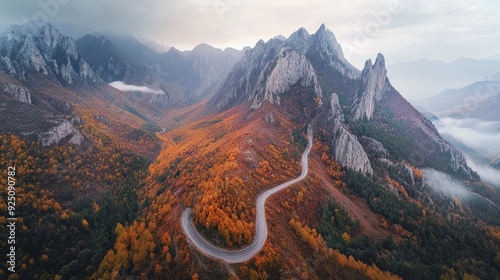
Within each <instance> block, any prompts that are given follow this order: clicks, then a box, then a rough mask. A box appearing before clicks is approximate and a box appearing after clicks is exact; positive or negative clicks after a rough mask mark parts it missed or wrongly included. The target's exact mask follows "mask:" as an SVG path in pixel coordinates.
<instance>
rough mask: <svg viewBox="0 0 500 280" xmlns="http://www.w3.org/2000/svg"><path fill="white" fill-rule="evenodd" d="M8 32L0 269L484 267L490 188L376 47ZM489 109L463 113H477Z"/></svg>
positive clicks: (94, 274) (489, 269) (415, 271)
mask: <svg viewBox="0 0 500 280" xmlns="http://www.w3.org/2000/svg"><path fill="white" fill-rule="evenodd" d="M19 30H22V29H20V28H14V27H12V28H10V29H7V30H6V32H4V33H3V34H2V35H0V152H1V155H2V156H1V158H0V173H1V174H2V175H4V173H5V172H4V171H3V170H7V168H8V166H12V165H14V166H16V168H17V170H18V173H17V178H18V183H17V188H18V190H19V192H18V197H17V203H18V204H17V207H16V211H17V215H18V216H19V217H21V219H20V220H19V222H18V223H19V232H18V233H17V235H16V236H17V237H18V240H19V245H18V248H19V249H18V251H17V252H16V253H17V267H18V268H19V269H18V270H17V272H16V273H10V272H8V271H7V270H5V269H3V268H0V275H1V277H6V279H496V278H498V277H499V275H500V254H499V253H498V252H499V251H500V219H499V217H500V207H499V205H500V193H499V191H498V188H496V187H495V185H494V182H493V183H491V181H492V180H491V179H490V177H484V176H483V174H482V173H480V172H476V171H477V168H476V167H475V166H471V165H470V163H469V161H468V158H466V156H464V153H463V152H462V151H463V150H462V147H461V146H458V145H457V142H454V141H452V140H450V138H449V137H448V135H447V134H446V133H445V130H444V129H443V127H441V126H440V125H439V123H438V122H436V120H435V119H433V116H432V114H428V113H426V112H423V113H420V112H419V111H417V109H415V108H414V107H413V106H412V104H410V103H409V102H408V101H407V100H406V99H405V98H403V96H402V95H401V94H400V92H399V91H398V90H397V89H396V88H395V87H394V86H393V84H392V83H391V81H390V79H389V78H390V75H391V72H390V71H388V70H387V69H386V58H385V57H384V55H382V54H380V53H379V54H377V55H376V57H375V60H374V61H372V60H371V59H368V60H367V61H366V63H365V64H364V67H363V68H362V69H357V68H356V67H354V66H353V65H352V64H351V63H350V62H349V61H348V60H347V59H346V58H345V56H344V52H343V49H342V46H341V44H340V43H339V42H338V41H337V38H336V36H335V35H334V33H333V32H332V31H330V30H329V29H328V28H327V27H326V26H325V25H324V24H322V25H320V26H319V28H318V29H317V30H316V31H315V32H314V33H311V34H310V33H309V32H308V31H307V30H306V29H305V28H299V29H298V30H296V31H295V32H293V33H292V34H291V35H290V36H288V37H284V36H275V37H273V38H272V39H269V40H267V41H264V40H260V41H258V42H257V43H256V44H255V45H254V46H253V47H251V48H250V47H247V48H245V49H243V50H241V51H240V50H235V49H231V48H228V49H225V50H221V49H216V48H214V47H211V46H210V45H207V44H200V45H197V46H196V47H195V48H193V49H192V50H190V51H179V50H177V49H175V48H171V49H170V50H168V51H166V52H163V53H157V52H155V51H153V50H151V49H149V48H148V47H147V46H145V45H143V44H142V43H140V42H139V41H138V40H137V39H135V37H133V36H117V35H116V34H110V33H106V32H103V33H93V34H87V35H84V36H83V37H81V38H72V37H70V36H67V35H65V34H62V33H61V32H60V31H59V30H57V29H56V28H55V27H54V26H52V25H51V24H47V25H44V26H43V27H41V28H40V29H39V30H38V33H29V34H25V33H23V32H21V31H19ZM468 93H470V89H467V88H465V89H462V90H461V91H460V92H459V93H456V92H454V93H450V92H445V93H443V96H444V95H447V96H454V97H457V96H461V97H460V98H462V97H464V98H465V96H467V94H468ZM460 98H458V97H457V101H456V102H454V103H453V104H454V105H457V104H461V103H460V102H461V101H460V100H459V99H460ZM435 100H436V99H435ZM435 100H434V101H429V103H430V104H432V105H433V106H434V107H436V108H437V107H439V110H440V111H446V112H447V113H449V116H453V115H456V114H464V112H463V111H461V110H460V108H459V107H456V106H453V108H444V107H443V106H445V105H449V104H451V103H449V102H448V101H449V98H448V97H442V98H441V99H440V100H441V101H442V102H436V101H435ZM443 100H444V101H443ZM483 101H484V100H483ZM492 104H496V103H494V102H493V101H491V100H489V101H484V102H481V103H480V104H479V107H478V110H475V111H474V112H468V113H469V114H467V115H464V116H467V117H468V118H471V119H472V118H479V117H478V114H480V113H481V111H484V112H490V113H488V115H487V116H485V117H484V118H483V120H485V121H486V120H488V121H490V122H492V119H490V117H491V118H492V116H493V113H494V112H496V111H495V110H494V109H491V106H492ZM449 109H453V110H449ZM491 112H493V113H491ZM432 113H435V112H432ZM429 118H431V120H432V121H431V120H429ZM443 121H446V119H443ZM494 121H496V119H495V120H494ZM462 124H463V123H462ZM490 125H491V126H490ZM495 125H496V124H494V123H488V125H485V126H481V127H482V128H483V131H482V132H484V134H488V133H489V130H490V129H491V127H493V126H494V127H496V126H495ZM313 128H314V130H313ZM449 134H450V135H453V134H452V133H449ZM474 135H478V134H477V133H476V132H475V133H474ZM461 150H462V151H461ZM493 152H494V149H492V148H491V147H490V146H488V147H487V148H486V149H485V151H484V153H485V154H488V155H491V154H492V153H493ZM494 160H495V159H491V161H492V162H494ZM491 166H492V167H494V166H495V165H494V163H492V164H491ZM478 173H479V174H478ZM0 180H2V184H4V183H5V180H6V179H4V178H3V177H2V178H0ZM493 180H495V179H493ZM0 193H1V194H2V197H3V198H5V197H6V196H7V195H8V194H7V192H6V190H5V189H2V190H0ZM5 201H6V200H5V199H4V200H3V201H2V202H1V204H0V208H1V209H2V210H6V209H7V205H6V203H5ZM2 213H3V212H2ZM6 219H7V217H6V215H4V214H2V216H0V223H4V222H5V221H6ZM3 233H4V231H2V232H0V234H3ZM5 248H7V247H6V239H3V238H2V239H0V251H1V252H0V253H1V254H3V255H6V252H4V251H5Z"/></svg>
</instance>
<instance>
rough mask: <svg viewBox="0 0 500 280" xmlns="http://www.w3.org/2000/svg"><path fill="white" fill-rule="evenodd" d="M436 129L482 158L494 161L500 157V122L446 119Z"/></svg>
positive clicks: (437, 124)
mask: <svg viewBox="0 0 500 280" xmlns="http://www.w3.org/2000/svg"><path fill="white" fill-rule="evenodd" d="M436 127H437V129H438V130H439V132H440V133H441V134H443V135H444V136H446V135H449V136H451V137H453V138H454V139H456V140H458V141H459V142H461V143H462V144H464V145H465V146H467V147H469V148H471V149H473V150H474V151H475V152H476V153H478V154H479V155H480V156H481V157H484V158H486V159H488V160H493V159H494V158H496V157H498V156H499V155H500V122H493V121H483V120H478V119H470V118H467V119H453V118H444V119H442V120H441V121H440V122H438V123H436Z"/></svg>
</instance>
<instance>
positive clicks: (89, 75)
mask: <svg viewBox="0 0 500 280" xmlns="http://www.w3.org/2000/svg"><path fill="white" fill-rule="evenodd" d="M0 68H3V69H4V70H5V71H6V72H7V73H8V74H10V75H12V76H14V77H16V78H19V79H26V75H27V74H28V73H30V72H34V73H40V74H43V75H52V76H55V77H57V79H58V80H59V81H60V82H62V83H64V84H74V83H76V82H83V83H91V82H96V81H98V80H99V78H98V76H97V75H96V74H95V73H94V71H93V70H92V68H91V67H90V66H89V65H88V63H87V62H86V61H85V60H84V59H82V58H81V57H80V56H79V54H78V51H77V48H76V45H75V42H74V41H73V39H72V38H71V37H68V36H64V35H62V34H60V33H59V32H58V31H57V30H56V29H55V28H54V27H53V26H52V25H50V24H46V25H45V26H43V27H42V28H40V30H39V31H38V33H28V34H22V33H17V32H16V31H14V30H11V31H9V32H8V33H6V34H4V35H3V36H2V37H0Z"/></svg>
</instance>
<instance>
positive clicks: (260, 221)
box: [181, 125, 313, 263]
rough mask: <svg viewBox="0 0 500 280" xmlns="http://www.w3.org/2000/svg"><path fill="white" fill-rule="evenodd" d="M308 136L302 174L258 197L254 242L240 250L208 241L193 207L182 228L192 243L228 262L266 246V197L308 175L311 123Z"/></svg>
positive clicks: (187, 210)
mask: <svg viewBox="0 0 500 280" xmlns="http://www.w3.org/2000/svg"><path fill="white" fill-rule="evenodd" d="M307 136H308V138H309V139H308V140H309V141H308V144H307V148H306V150H305V151H304V154H302V161H301V164H302V172H301V173H300V176H299V177H297V178H295V179H293V180H290V181H288V182H285V183H283V184H281V185H279V186H277V187H274V188H272V189H270V190H267V191H265V192H264V193H263V194H261V195H260V196H259V197H258V199H257V206H256V209H257V219H256V222H255V231H256V233H255V239H254V240H253V242H252V244H250V245H249V246H248V247H245V248H243V249H241V250H238V251H233V250H225V249H222V248H219V247H216V246H215V245H213V244H212V243H210V242H209V241H207V240H206V239H205V238H203V237H202V236H201V235H200V233H199V232H198V231H197V230H196V228H195V226H194V223H193V219H192V217H191V212H192V209H191V208H187V209H186V210H184V212H182V218H181V220H182V229H183V230H184V233H185V234H186V236H187V237H188V239H189V240H190V241H191V243H192V244H193V245H194V246H196V248H198V250H200V251H201V252H203V253H204V254H206V255H208V256H210V257H213V258H216V259H220V260H223V261H226V262H228V263H239V262H244V261H247V260H249V259H251V258H252V257H253V256H255V255H256V254H257V253H258V252H259V251H260V250H261V249H262V247H264V243H265V242H266V238H267V223H266V211H265V207H264V206H265V203H266V199H267V198H268V197H270V196H271V195H273V194H275V193H277V192H279V191H281V190H283V189H285V188H288V187H289V186H291V185H293V184H295V183H297V182H299V181H300V180H302V179H304V178H305V177H306V176H307V173H308V172H309V168H308V166H307V163H308V161H307V156H308V155H309V152H310V151H311V148H312V138H313V137H312V126H311V125H309V127H308V129H307Z"/></svg>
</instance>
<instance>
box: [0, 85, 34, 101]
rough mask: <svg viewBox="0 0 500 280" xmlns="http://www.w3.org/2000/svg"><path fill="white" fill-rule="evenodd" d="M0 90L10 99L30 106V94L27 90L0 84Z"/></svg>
mask: <svg viewBox="0 0 500 280" xmlns="http://www.w3.org/2000/svg"><path fill="white" fill-rule="evenodd" d="M0 88H1V89H2V90H3V91H4V92H5V93H7V94H8V95H9V96H10V97H11V98H12V99H14V100H16V101H19V102H24V103H28V104H31V94H30V92H29V90H28V89H27V88H25V87H22V86H18V85H14V84H0Z"/></svg>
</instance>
